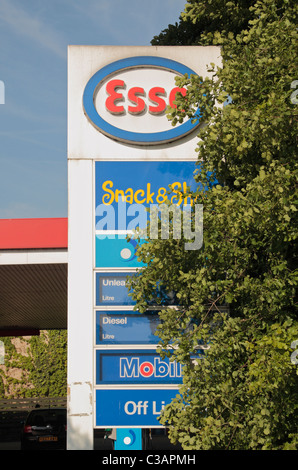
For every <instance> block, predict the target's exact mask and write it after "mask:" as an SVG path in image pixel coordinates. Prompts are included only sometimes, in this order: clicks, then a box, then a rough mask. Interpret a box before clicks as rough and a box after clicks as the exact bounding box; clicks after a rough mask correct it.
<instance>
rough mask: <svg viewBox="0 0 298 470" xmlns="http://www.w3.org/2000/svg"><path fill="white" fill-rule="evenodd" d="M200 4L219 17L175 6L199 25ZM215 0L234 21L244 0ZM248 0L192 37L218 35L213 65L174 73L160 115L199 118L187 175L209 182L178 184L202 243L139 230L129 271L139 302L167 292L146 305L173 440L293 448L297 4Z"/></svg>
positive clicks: (297, 333)
mask: <svg viewBox="0 0 298 470" xmlns="http://www.w3.org/2000/svg"><path fill="white" fill-rule="evenodd" d="M211 3H212V6H213V7H214V11H213V13H212V15H213V16H214V19H216V17H217V16H218V15H219V16H221V17H222V20H223V24H225V21H226V17H224V15H223V13H222V10H221V8H220V5H219V4H218V2H211V1H208V2H204V3H203V2H201V1H189V2H188V5H187V6H186V10H185V13H184V15H183V16H184V17H187V18H188V20H189V21H193V22H194V23H197V22H200V21H201V19H202V18H201V15H203V14H204V11H206V8H210V6H211ZM220 3H225V4H226V5H227V6H228V4H229V8H230V10H229V11H230V14H231V15H233V11H234V10H233V9H235V21H236V16H237V15H236V11H237V8H236V7H237V5H238V7H239V6H240V5H242V6H243V7H244V2H220ZM250 3H251V7H250V9H249V21H248V24H247V27H246V28H245V29H244V30H241V31H240V32H238V31H237V27H238V26H239V27H240V25H242V24H243V23H242V20H243V21H246V19H247V15H246V13H247V8H248V7H249V4H246V6H245V12H246V13H245V14H244V13H243V14H244V17H243V18H242V19H241V18H238V20H237V21H238V23H237V25H238V26H237V25H236V26H235V24H234V23H233V21H232V19H231V22H230V23H229V25H231V27H229V28H226V29H223V30H222V31H215V32H214V31H212V32H211V33H208V34H205V36H204V37H205V40H206V41H209V43H211V44H212V43H214V44H222V57H223V66H222V67H221V68H219V69H217V70H215V69H214V67H213V65H212V64H210V69H211V70H213V77H212V79H208V80H203V79H202V78H201V77H199V78H196V77H191V78H190V79H188V78H185V77H183V78H179V79H178V80H177V82H178V84H179V85H180V86H181V85H183V86H185V85H186V86H187V87H188V94H187V101H186V100H185V99H184V98H183V97H182V96H181V97H180V98H178V99H177V103H178V106H177V109H175V110H173V111H172V112H171V114H170V117H171V119H172V121H173V124H174V125H175V123H176V122H179V121H181V120H183V119H184V118H185V113H186V114H187V115H188V116H192V112H193V111H192V110H193V109H196V108H197V106H198V104H199V105H200V106H201V109H202V111H203V117H204V120H205V122H206V123H208V126H202V127H201V129H200V133H199V141H198V148H197V151H198V161H199V162H200V171H198V173H197V174H196V176H195V178H196V180H197V182H198V183H203V187H205V186H206V185H207V184H209V183H208V181H207V179H206V175H207V172H208V171H214V170H215V173H216V178H217V180H218V183H219V184H215V185H214V186H213V187H210V188H209V190H208V191H204V192H202V191H200V190H199V189H198V190H197V192H196V193H194V194H192V197H193V198H196V203H197V204H203V208H204V242H203V247H202V249H200V250H196V251H195V250H193V251H192V250H189V251H187V250H185V246H184V243H185V240H183V239H181V240H171V239H170V240H149V242H148V243H146V244H144V245H141V246H140V247H139V250H138V255H139V257H140V259H141V260H143V261H144V262H145V263H147V267H146V268H145V269H144V270H142V271H141V272H140V273H138V274H137V275H136V276H135V277H134V278H133V279H132V281H131V286H132V288H133V292H134V293H133V297H134V298H135V300H136V301H137V307H136V308H139V309H140V310H141V311H142V312H143V311H145V310H146V308H147V307H149V305H150V302H152V301H155V302H156V303H157V304H158V303H159V302H160V295H159V294H160V286H165V287H166V288H167V289H168V290H169V291H174V292H175V293H176V297H177V307H176V308H162V310H161V312H160V318H161V325H160V328H159V336H160V337H161V343H160V350H161V354H162V355H164V354H168V355H170V356H171V357H172V358H173V359H177V360H179V361H181V362H182V363H183V364H185V367H184V381H183V385H182V386H181V388H180V394H179V395H178V396H177V397H176V399H175V400H173V402H172V403H171V404H170V405H168V406H167V407H166V409H165V411H164V413H163V416H162V417H161V422H162V423H163V424H167V425H168V426H169V430H170V438H171V439H172V440H173V442H174V441H179V442H180V443H181V444H182V446H183V447H184V448H185V449H297V441H298V432H297V393H298V392H297V390H298V387H297V365H295V364H293V363H292V362H291V359H290V356H291V353H292V352H293V351H292V349H291V343H292V342H293V341H295V340H297V339H298V321H297V310H296V302H297V299H296V285H297V192H296V188H297V157H296V148H297V138H296V135H297V106H295V105H294V104H293V103H292V102H291V99H290V96H291V93H292V91H293V90H292V89H291V83H292V82H293V81H294V80H295V79H297V75H296V74H297V69H296V61H297V56H296V44H297V7H296V4H295V3H294V2H292V1H286V0H284V1H273V0H264V1H256V2H250ZM241 14H242V13H241ZM234 28H235V31H236V32H235V31H233V29H234ZM228 96H229V98H230V100H229V101H230V103H229V104H228V105H226V106H223V105H222V104H223V103H224V102H225V100H226V99H227V97H228ZM198 168H199V167H198ZM199 187H200V186H199V185H198V188H199ZM227 306H229V314H227V313H226V311H227V308H226V307H227ZM202 347H204V348H205V349H204V352H205V354H204V356H203V357H204V358H203V359H200V358H198V359H197V360H196V361H194V359H193V356H194V355H195V354H196V351H197V350H198V348H202Z"/></svg>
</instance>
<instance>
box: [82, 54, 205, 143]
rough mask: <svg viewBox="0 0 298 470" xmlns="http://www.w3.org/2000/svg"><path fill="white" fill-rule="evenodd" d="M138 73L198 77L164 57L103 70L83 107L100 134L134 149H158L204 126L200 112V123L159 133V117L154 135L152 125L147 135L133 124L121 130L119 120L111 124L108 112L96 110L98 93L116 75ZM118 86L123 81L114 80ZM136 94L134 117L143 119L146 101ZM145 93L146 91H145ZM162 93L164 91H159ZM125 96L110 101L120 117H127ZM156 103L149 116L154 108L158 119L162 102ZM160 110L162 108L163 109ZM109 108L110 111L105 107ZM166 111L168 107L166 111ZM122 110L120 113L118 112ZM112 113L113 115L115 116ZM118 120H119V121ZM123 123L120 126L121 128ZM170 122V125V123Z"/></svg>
mask: <svg viewBox="0 0 298 470" xmlns="http://www.w3.org/2000/svg"><path fill="white" fill-rule="evenodd" d="M136 69H139V70H143V71H144V70H146V69H148V70H149V69H151V70H152V69H155V70H156V69H159V70H161V71H164V72H171V73H172V74H175V75H185V74H187V75H188V76H190V75H196V73H195V72H194V71H193V70H191V69H190V68H189V67H186V66H185V65H183V64H181V63H179V62H176V61H174V60H170V59H165V58H162V57H151V56H144V57H143V56H141V57H131V58H127V59H122V60H118V61H116V62H112V63H111V64H109V65H107V66H105V67H103V68H102V69H100V70H98V71H97V72H96V73H95V74H94V75H93V77H91V79H90V80H89V81H88V83H87V85H86V87H85V90H84V95H83V107H84V111H85V114H86V116H87V117H88V119H89V120H90V122H91V124H92V125H93V126H94V127H95V128H96V129H97V130H99V131H100V132H102V133H103V134H105V135H106V136H108V137H110V138H112V139H115V140H118V141H121V142H125V143H129V144H134V145H158V144H163V143H166V142H171V141H174V140H177V139H181V138H182V137H184V136H186V135H187V134H189V133H190V132H192V131H193V130H194V129H195V128H196V127H198V125H199V124H200V122H199V121H200V120H199V116H200V113H199V109H198V110H197V112H196V115H197V117H198V119H197V121H196V122H195V123H194V122H192V120H191V119H189V120H187V121H186V122H184V123H183V124H181V125H178V126H176V127H172V126H171V123H169V124H168V127H169V128H168V129H163V130H161V131H159V130H156V126H157V127H158V126H159V122H160V121H158V119H157V118H156V117H155V120H156V122H157V124H156V126H155V128H154V129H153V131H152V126H151V125H148V128H149V129H150V131H151V132H146V131H145V132H144V129H142V130H139V129H138V128H137V126H135V125H134V124H132V122H131V121H130V123H129V125H127V126H126V128H125V126H122V127H121V126H120V122H119V120H118V121H117V125H115V120H114V121H113V120H112V121H110V120H109V119H108V118H107V116H106V109H103V107H102V111H100V112H98V110H97V106H96V104H95V103H96V95H97V93H98V90H99V89H100V88H101V87H102V86H103V84H104V83H107V82H108V80H109V79H110V78H113V77H114V76H115V75H116V74H119V73H127V72H129V71H136ZM114 82H119V80H118V81H117V80H114ZM122 83H123V89H125V84H124V81H122ZM157 88H158V87H155V88H154V89H155V90H157ZM134 90H135V91H134V94H133V99H134V102H133V104H134V107H132V106H131V114H132V115H133V114H134V115H137V114H138V115H139V116H140V118H141V119H142V115H143V114H144V113H143V110H144V107H145V105H144V101H143V100H142V99H141V98H139V97H138V94H137V91H138V90H140V88H137V87H134ZM141 90H142V89H141ZM159 90H160V88H159ZM121 96H122V95H121V93H117V91H115V92H114V96H113V97H110V99H112V98H113V100H114V101H113V103H112V104H113V109H115V113H117V114H118V115H124V114H125V110H124V107H123V106H122V103H121V101H122V100H121ZM155 99H156V103H155V107H154V106H150V107H149V112H150V108H151V109H152V112H151V114H152V115H153V116H154V115H155V116H156V115H157V112H155V111H154V110H158V109H159V108H158V106H157V104H158V98H156V95H155ZM159 102H160V103H161V102H162V98H160V100H159ZM142 103H143V107H142V106H141V104H142ZM159 107H160V106H159ZM105 108H106V107H105ZM164 108H165V107H164ZM118 110H119V111H118ZM115 113H112V114H115ZM117 119H118V118H117ZM109 121H110V122H109ZM118 122H119V124H118ZM167 122H168V121H167ZM131 128H133V129H134V130H133V131H131V130H130V129H131Z"/></svg>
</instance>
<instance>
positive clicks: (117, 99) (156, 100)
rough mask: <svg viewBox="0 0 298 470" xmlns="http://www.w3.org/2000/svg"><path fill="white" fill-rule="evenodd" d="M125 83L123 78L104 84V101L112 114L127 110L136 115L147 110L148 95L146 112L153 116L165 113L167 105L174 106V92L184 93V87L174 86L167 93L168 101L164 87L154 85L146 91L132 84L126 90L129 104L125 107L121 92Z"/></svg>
mask: <svg viewBox="0 0 298 470" xmlns="http://www.w3.org/2000/svg"><path fill="white" fill-rule="evenodd" d="M126 88H127V87H126V83H125V81H124V80H116V79H115V80H110V81H109V82H108V83H107V85H106V92H107V94H108V98H107V99H106V101H105V105H106V109H107V110H108V111H109V112H110V113H111V114H114V115H122V114H125V112H126V111H127V112H128V113H130V114H133V115H135V116H136V115H138V114H142V113H145V112H146V110H147V106H146V102H145V97H146V96H148V100H149V102H150V103H151V104H149V106H148V112H149V113H150V114H153V115H155V116H157V115H162V114H164V113H165V111H166V108H167V105H168V104H169V106H171V108H174V107H176V105H175V99H176V94H177V93H181V94H182V95H183V96H185V95H186V89H185V88H179V87H174V88H172V90H171V91H170V93H169V99H168V102H167V100H166V97H167V92H166V89H165V88H164V87H160V86H155V87H153V88H150V89H149V91H148V93H146V91H145V89H144V88H143V87H138V86H134V87H132V88H130V89H129V90H128V92H127V98H128V101H129V104H128V105H127V107H126V108H125V106H124V104H122V102H123V101H125V98H124V95H123V92H124V90H126Z"/></svg>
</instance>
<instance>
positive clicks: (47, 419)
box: [26, 409, 66, 426]
mask: <svg viewBox="0 0 298 470" xmlns="http://www.w3.org/2000/svg"><path fill="white" fill-rule="evenodd" d="M26 424H27V425H29V426H46V425H48V424H55V425H56V424H66V410H63V409H62V410H51V409H48V410H33V411H31V413H30V415H29V416H28V419H27V423H26Z"/></svg>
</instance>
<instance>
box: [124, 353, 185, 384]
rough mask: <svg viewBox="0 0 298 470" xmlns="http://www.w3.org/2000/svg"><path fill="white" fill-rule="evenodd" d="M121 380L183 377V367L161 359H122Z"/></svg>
mask: <svg viewBox="0 0 298 470" xmlns="http://www.w3.org/2000/svg"><path fill="white" fill-rule="evenodd" d="M120 377H121V378H144V379H146V378H148V379H149V378H150V379H151V378H157V379H158V378H172V379H177V378H181V377H182V366H181V364H179V363H178V362H170V361H169V360H162V359H161V358H159V357H154V358H150V360H148V359H146V360H144V361H142V360H141V359H140V357H121V358H120Z"/></svg>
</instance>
